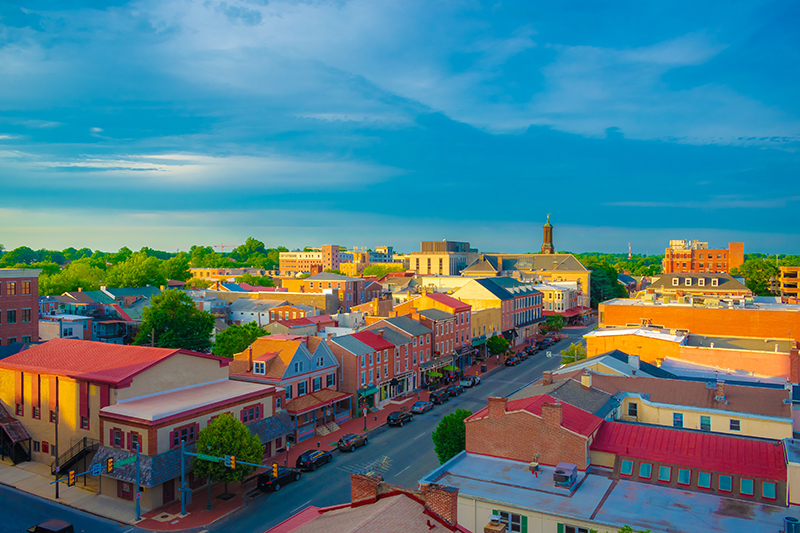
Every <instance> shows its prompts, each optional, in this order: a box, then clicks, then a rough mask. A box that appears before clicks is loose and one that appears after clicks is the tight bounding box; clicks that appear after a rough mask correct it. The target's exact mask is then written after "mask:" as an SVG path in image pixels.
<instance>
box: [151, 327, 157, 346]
mask: <svg viewBox="0 0 800 533" xmlns="http://www.w3.org/2000/svg"><path fill="white" fill-rule="evenodd" d="M150 346H151V347H152V348H155V346H156V328H153V331H152V332H151V333H150Z"/></svg>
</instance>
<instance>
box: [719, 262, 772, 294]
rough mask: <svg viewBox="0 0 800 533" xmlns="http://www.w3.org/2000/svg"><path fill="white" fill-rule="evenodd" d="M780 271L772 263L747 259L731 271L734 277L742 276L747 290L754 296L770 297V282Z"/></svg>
mask: <svg viewBox="0 0 800 533" xmlns="http://www.w3.org/2000/svg"><path fill="white" fill-rule="evenodd" d="M779 273H780V270H779V269H778V267H777V266H775V262H774V261H770V260H768V259H763V258H753V259H748V260H747V261H745V262H744V263H742V264H741V265H740V266H738V267H736V268H732V269H731V274H732V275H734V276H743V277H744V279H745V285H747V288H748V289H750V290H751V291H753V294H755V295H756V296H772V295H773V294H772V292H771V291H770V290H769V286H770V280H771V279H772V278H774V277H777V276H778V275H779Z"/></svg>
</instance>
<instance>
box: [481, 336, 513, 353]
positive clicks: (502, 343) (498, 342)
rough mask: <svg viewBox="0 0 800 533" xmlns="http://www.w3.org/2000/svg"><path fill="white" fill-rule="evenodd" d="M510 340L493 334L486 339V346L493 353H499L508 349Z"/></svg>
mask: <svg viewBox="0 0 800 533" xmlns="http://www.w3.org/2000/svg"><path fill="white" fill-rule="evenodd" d="M508 346H509V344H508V341H507V340H505V339H504V338H503V337H500V336H498V335H492V336H491V337H489V338H488V339H487V340H486V348H488V349H489V352H491V354H492V355H498V354H501V353H503V352H505V351H506V350H508Z"/></svg>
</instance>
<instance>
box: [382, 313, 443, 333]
mask: <svg viewBox="0 0 800 533" xmlns="http://www.w3.org/2000/svg"><path fill="white" fill-rule="evenodd" d="M381 322H387V323H389V324H391V325H393V326H395V327H396V328H398V329H400V330H402V331H404V332H406V333H408V334H410V335H414V336H417V335H425V334H426V333H432V331H431V330H429V329H428V328H426V327H425V326H423V325H422V324H420V323H419V322H417V321H416V320H413V319H411V318H409V317H407V316H396V317H392V318H385V319H383V320H382V321H381ZM379 323H380V322H379Z"/></svg>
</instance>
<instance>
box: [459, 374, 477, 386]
mask: <svg viewBox="0 0 800 533" xmlns="http://www.w3.org/2000/svg"><path fill="white" fill-rule="evenodd" d="M480 382H481V378H479V377H478V376H464V379H462V380H461V381H460V382H459V383H458V384H459V385H461V386H462V387H466V388H470V387H474V386H475V385H478V384H480Z"/></svg>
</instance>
